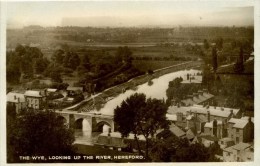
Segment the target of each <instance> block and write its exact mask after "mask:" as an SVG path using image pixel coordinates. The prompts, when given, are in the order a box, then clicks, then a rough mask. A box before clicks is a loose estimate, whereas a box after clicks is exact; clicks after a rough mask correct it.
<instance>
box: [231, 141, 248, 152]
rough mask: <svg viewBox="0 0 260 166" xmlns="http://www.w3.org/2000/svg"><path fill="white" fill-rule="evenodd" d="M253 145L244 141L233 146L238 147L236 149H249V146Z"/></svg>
mask: <svg viewBox="0 0 260 166" xmlns="http://www.w3.org/2000/svg"><path fill="white" fill-rule="evenodd" d="M250 146H252V144H249V143H244V142H240V143H238V144H236V145H234V146H231V147H232V148H233V149H236V150H244V149H247V148H248V147H250Z"/></svg>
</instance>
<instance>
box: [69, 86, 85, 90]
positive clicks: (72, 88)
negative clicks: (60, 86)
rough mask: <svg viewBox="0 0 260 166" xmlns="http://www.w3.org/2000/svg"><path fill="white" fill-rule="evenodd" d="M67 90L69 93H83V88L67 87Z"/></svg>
mask: <svg viewBox="0 0 260 166" xmlns="http://www.w3.org/2000/svg"><path fill="white" fill-rule="evenodd" d="M67 90H70V91H83V87H73V86H69V87H67Z"/></svg>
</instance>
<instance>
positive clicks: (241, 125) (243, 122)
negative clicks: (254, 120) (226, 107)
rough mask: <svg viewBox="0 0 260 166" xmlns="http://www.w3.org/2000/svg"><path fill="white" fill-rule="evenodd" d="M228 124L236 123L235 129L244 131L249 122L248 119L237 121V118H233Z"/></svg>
mask: <svg viewBox="0 0 260 166" xmlns="http://www.w3.org/2000/svg"><path fill="white" fill-rule="evenodd" d="M228 123H234V126H233V127H234V128H239V129H242V128H244V127H245V126H246V125H247V123H248V120H247V119H236V118H231V119H230V120H229V121H228Z"/></svg>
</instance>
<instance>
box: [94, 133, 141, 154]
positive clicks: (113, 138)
mask: <svg viewBox="0 0 260 166" xmlns="http://www.w3.org/2000/svg"><path fill="white" fill-rule="evenodd" d="M134 139H135V136H134V134H132V133H130V134H129V136H128V137H126V138H122V135H121V133H119V132H112V133H111V132H103V133H101V134H99V135H98V138H97V141H96V142H95V143H94V145H95V146H99V147H103V148H109V149H116V150H118V151H121V150H122V149H124V148H127V147H136V145H135V144H136V142H135V141H134ZM137 139H138V140H139V141H141V142H144V141H145V137H144V136H143V135H138V136H137Z"/></svg>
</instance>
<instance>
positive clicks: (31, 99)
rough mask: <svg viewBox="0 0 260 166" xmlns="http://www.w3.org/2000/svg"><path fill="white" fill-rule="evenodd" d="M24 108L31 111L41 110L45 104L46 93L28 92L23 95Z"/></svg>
mask: <svg viewBox="0 0 260 166" xmlns="http://www.w3.org/2000/svg"><path fill="white" fill-rule="evenodd" d="M24 97H25V101H26V106H27V107H28V108H33V109H37V110H39V109H43V108H44V106H45V104H46V91H40V90H39V91H38V90H28V91H26V92H25V93H24Z"/></svg>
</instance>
